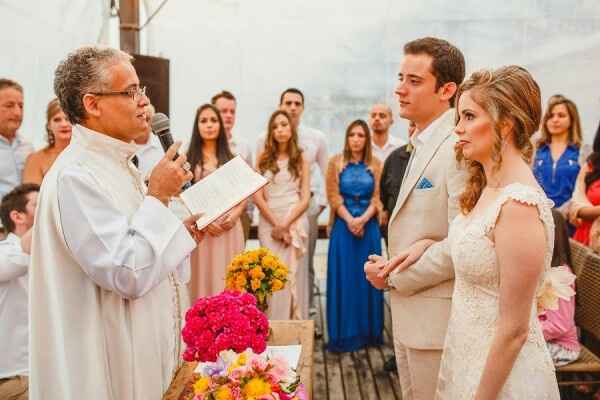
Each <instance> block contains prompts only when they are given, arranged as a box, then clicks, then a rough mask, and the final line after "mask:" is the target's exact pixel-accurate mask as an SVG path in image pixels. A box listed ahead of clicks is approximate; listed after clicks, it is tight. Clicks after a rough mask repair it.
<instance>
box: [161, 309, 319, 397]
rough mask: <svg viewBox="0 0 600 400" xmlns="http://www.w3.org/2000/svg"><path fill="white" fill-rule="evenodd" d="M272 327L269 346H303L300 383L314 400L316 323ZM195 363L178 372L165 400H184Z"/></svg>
mask: <svg viewBox="0 0 600 400" xmlns="http://www.w3.org/2000/svg"><path fill="white" fill-rule="evenodd" d="M269 323H270V325H271V330H272V332H271V336H270V337H269V342H268V343H269V344H270V345H273V346H283V345H291V344H300V345H302V353H301V354H300V361H299V363H298V373H299V374H300V381H301V382H302V383H303V384H304V386H305V387H306V393H307V394H308V398H309V400H310V399H312V390H313V373H314V367H313V351H314V345H315V344H314V334H315V322H314V321H312V320H304V321H269ZM196 364H197V363H195V362H193V363H185V364H183V366H182V367H181V368H180V369H179V371H177V374H176V375H175V378H174V379H173V382H172V383H171V386H170V387H169V390H167V392H166V393H165V394H164V396H163V400H182V395H184V394H185V389H186V387H188V386H189V384H190V382H191V380H192V374H193V372H194V369H196Z"/></svg>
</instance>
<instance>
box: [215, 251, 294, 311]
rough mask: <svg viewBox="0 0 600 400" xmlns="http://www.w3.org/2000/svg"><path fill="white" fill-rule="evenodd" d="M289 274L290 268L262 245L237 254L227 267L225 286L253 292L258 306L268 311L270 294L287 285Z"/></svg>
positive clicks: (230, 288)
mask: <svg viewBox="0 0 600 400" xmlns="http://www.w3.org/2000/svg"><path fill="white" fill-rule="evenodd" d="M287 276H288V268H287V267H286V266H285V265H284V264H283V263H282V262H281V261H280V260H279V258H277V256H275V255H273V253H271V252H270V251H269V250H268V249H266V248H264V247H261V248H259V249H256V250H250V251H245V252H243V253H241V254H238V255H237V256H235V258H234V259H233V260H232V261H231V264H229V266H228V267H227V275H226V278H225V279H226V281H225V288H226V289H229V290H237V291H239V292H248V293H251V294H252V295H254V297H256V301H257V305H258V307H259V308H260V309H261V310H263V311H266V309H267V300H268V298H269V296H270V295H271V294H273V292H276V291H278V290H281V289H283V288H284V287H285V284H286V282H287Z"/></svg>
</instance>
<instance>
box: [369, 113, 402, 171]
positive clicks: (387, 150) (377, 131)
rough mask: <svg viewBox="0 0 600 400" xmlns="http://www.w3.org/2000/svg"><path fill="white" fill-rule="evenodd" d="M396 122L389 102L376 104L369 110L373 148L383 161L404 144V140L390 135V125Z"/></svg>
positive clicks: (375, 154) (374, 153)
mask: <svg viewBox="0 0 600 400" xmlns="http://www.w3.org/2000/svg"><path fill="white" fill-rule="evenodd" d="M393 123H394V118H393V116H392V109H391V108H390V106H388V105H387V104H374V105H373V107H371V111H370V112H369V126H370V127H371V132H372V133H373V134H372V135H371V136H372V137H371V142H372V143H371V148H372V149H373V155H374V156H375V157H377V158H378V159H379V161H381V162H382V163H383V162H385V160H386V159H387V158H388V156H389V155H390V154H391V153H392V151H394V150H395V149H397V148H398V147H400V146H402V145H403V144H404V140H402V139H400V138H399V137H396V136H392V135H390V127H391V126H392V124H393Z"/></svg>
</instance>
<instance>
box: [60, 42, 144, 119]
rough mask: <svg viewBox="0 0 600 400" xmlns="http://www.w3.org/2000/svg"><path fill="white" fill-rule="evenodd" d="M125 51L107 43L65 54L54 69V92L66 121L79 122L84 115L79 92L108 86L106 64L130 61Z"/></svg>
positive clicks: (108, 79)
mask: <svg viewBox="0 0 600 400" xmlns="http://www.w3.org/2000/svg"><path fill="white" fill-rule="evenodd" d="M131 60H133V57H131V56H130V55H129V54H127V53H125V52H123V51H121V50H117V49H113V48H110V47H100V46H84V47H80V48H79V49H77V50H75V51H74V52H73V53H71V54H69V55H68V56H67V58H65V59H64V60H63V61H61V62H60V64H58V67H56V71H55V72H54V93H56V97H58V100H59V101H60V107H61V108H62V109H63V111H64V112H65V114H66V115H67V118H68V119H69V121H71V123H72V124H78V123H80V122H81V121H82V120H83V119H84V118H85V116H86V111H85V107H84V105H83V96H84V95H85V94H86V93H90V92H96V91H98V92H99V91H102V90H106V89H110V87H108V85H109V81H110V75H109V72H108V68H109V67H110V66H112V65H114V64H116V63H118V62H122V61H126V62H131Z"/></svg>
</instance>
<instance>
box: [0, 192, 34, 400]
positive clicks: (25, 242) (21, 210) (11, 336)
mask: <svg viewBox="0 0 600 400" xmlns="http://www.w3.org/2000/svg"><path fill="white" fill-rule="evenodd" d="M39 190H40V187H39V186H38V185H36V184H33V183H27V184H24V185H19V186H17V187H16V188H14V189H13V190H11V191H10V192H9V193H8V194H6V196H4V197H3V198H2V203H1V204H0V219H1V220H2V225H4V226H5V227H6V230H7V231H8V236H7V237H6V239H4V240H3V241H1V242H0V326H1V327H2V329H0V399H7V400H27V398H28V386H29V385H28V378H27V375H28V370H29V367H28V362H29V358H28V340H29V324H28V319H27V318H28V317H27V308H28V307H27V303H28V300H27V288H28V277H27V272H28V270H29V253H30V252H31V227H32V226H33V219H34V214H35V208H36V204H37V195H38V191H39Z"/></svg>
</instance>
